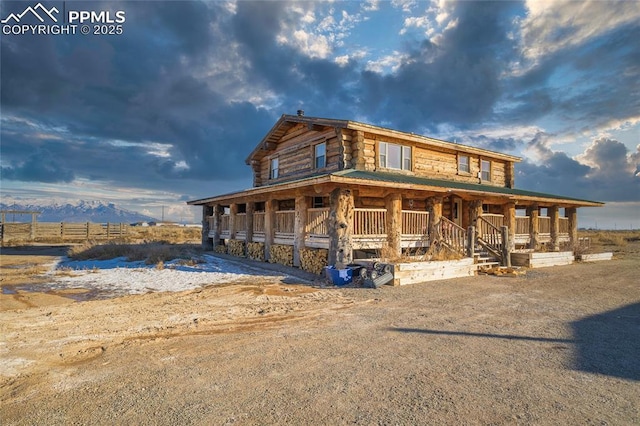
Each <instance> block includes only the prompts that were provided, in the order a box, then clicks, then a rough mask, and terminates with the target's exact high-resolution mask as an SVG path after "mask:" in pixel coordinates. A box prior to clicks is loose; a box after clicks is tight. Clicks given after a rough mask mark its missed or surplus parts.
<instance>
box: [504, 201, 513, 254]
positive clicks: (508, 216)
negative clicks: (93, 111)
mask: <svg viewBox="0 0 640 426" xmlns="http://www.w3.org/2000/svg"><path fill="white" fill-rule="evenodd" d="M502 214H503V216H504V222H503V224H504V226H506V227H507V228H509V229H508V231H509V240H508V242H509V244H508V247H507V249H508V250H509V253H511V252H512V251H513V250H515V248H516V203H506V204H504V205H503V206H502Z"/></svg>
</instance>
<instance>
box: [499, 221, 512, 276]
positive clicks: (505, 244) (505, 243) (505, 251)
mask: <svg viewBox="0 0 640 426" xmlns="http://www.w3.org/2000/svg"><path fill="white" fill-rule="evenodd" d="M500 231H501V232H502V266H506V267H507V268H510V267H511V249H510V247H511V244H510V242H509V240H511V234H509V227H508V226H502V227H500Z"/></svg>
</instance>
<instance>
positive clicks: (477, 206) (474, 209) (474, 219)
mask: <svg viewBox="0 0 640 426" xmlns="http://www.w3.org/2000/svg"><path fill="white" fill-rule="evenodd" d="M481 216H482V200H473V201H469V226H477V225H478V218H479V217H481Z"/></svg>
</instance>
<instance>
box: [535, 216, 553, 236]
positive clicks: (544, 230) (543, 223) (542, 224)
mask: <svg viewBox="0 0 640 426" xmlns="http://www.w3.org/2000/svg"><path fill="white" fill-rule="evenodd" d="M538 232H539V233H540V235H551V218H550V217H548V216H539V217H538Z"/></svg>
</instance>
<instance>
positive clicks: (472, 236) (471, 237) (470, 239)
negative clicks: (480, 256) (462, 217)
mask: <svg viewBox="0 0 640 426" xmlns="http://www.w3.org/2000/svg"><path fill="white" fill-rule="evenodd" d="M475 255H476V227H475V226H470V227H468V228H467V257H474V256H475Z"/></svg>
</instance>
